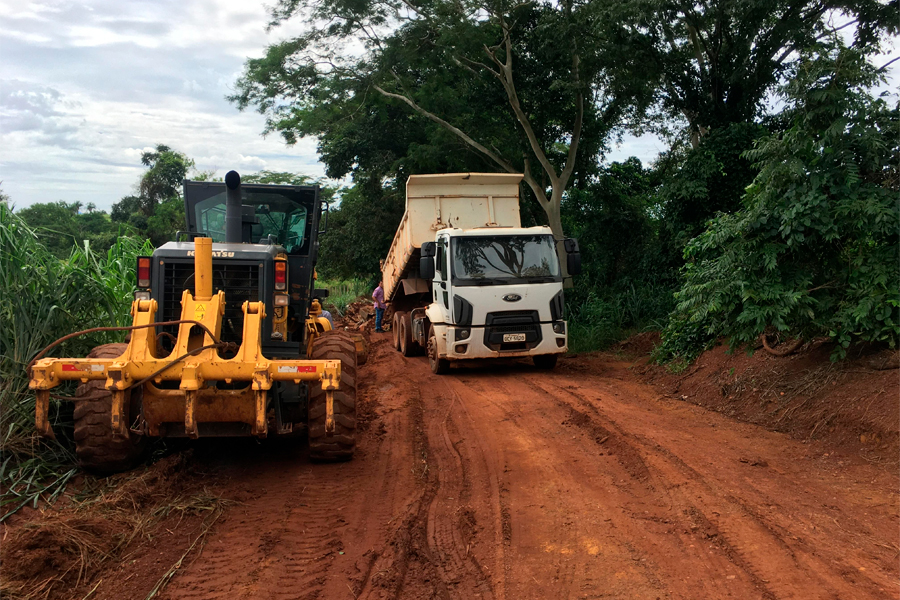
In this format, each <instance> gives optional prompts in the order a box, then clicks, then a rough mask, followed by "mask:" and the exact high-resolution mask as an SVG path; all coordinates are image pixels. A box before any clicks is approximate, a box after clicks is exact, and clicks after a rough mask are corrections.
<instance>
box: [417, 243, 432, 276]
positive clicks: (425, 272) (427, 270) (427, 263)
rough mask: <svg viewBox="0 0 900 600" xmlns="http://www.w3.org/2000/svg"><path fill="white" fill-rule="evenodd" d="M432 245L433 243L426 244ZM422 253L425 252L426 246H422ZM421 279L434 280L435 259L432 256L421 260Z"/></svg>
mask: <svg viewBox="0 0 900 600" xmlns="http://www.w3.org/2000/svg"><path fill="white" fill-rule="evenodd" d="M426 243H429V244H432V248H433V244H434V243H433V242H426ZM422 251H423V252H424V251H425V244H422ZM419 278H420V279H424V280H425V281H431V280H432V279H434V259H433V258H432V257H430V256H423V257H422V258H420V259H419Z"/></svg>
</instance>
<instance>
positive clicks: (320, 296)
mask: <svg viewBox="0 0 900 600" xmlns="http://www.w3.org/2000/svg"><path fill="white" fill-rule="evenodd" d="M327 297H328V290H326V289H324V288H318V289H316V290H313V298H315V299H316V300H324V299H325V298H327Z"/></svg>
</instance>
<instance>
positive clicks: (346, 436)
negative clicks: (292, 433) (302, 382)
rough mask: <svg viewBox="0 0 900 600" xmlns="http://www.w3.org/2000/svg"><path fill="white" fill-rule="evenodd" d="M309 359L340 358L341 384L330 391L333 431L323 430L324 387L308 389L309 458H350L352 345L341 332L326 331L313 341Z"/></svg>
mask: <svg viewBox="0 0 900 600" xmlns="http://www.w3.org/2000/svg"><path fill="white" fill-rule="evenodd" d="M309 358H310V359H311V360H339V361H341V384H340V388H339V389H338V390H336V391H335V392H334V434H333V435H331V436H328V435H326V433H325V390H323V389H322V385H321V384H315V385H314V386H311V388H310V392H309V457H310V458H311V459H313V460H316V461H339V460H350V459H351V458H353V451H354V450H356V373H357V371H356V346H355V345H354V344H353V340H352V339H351V338H350V336H349V335H348V334H347V333H345V332H343V331H326V332H325V333H324V334H322V335H320V336H319V337H317V338H316V340H315V341H313V346H312V352H310V355H309Z"/></svg>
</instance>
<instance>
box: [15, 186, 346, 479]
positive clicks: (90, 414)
mask: <svg viewBox="0 0 900 600" xmlns="http://www.w3.org/2000/svg"><path fill="white" fill-rule="evenodd" d="M318 192H319V190H318V188H317V187H314V186H313V187H310V186H269V185H265V186H264V185H253V186H241V183H240V177H239V176H238V175H237V173H235V172H234V171H232V172H230V173H229V174H228V175H227V176H226V179H225V184H224V185H223V184H216V183H209V182H190V181H186V182H185V209H186V213H187V225H188V235H189V237H192V238H193V241H189V242H182V241H176V242H170V243H167V244H165V245H163V246H162V247H160V248H158V249H157V250H156V251H155V252H154V254H153V256H152V257H141V258H139V259H138V277H137V279H138V291H137V292H136V293H135V300H134V302H133V303H132V307H131V315H132V319H133V325H132V327H131V328H130V329H131V338H130V340H129V341H128V343H127V344H108V345H106V346H102V347H98V348H96V349H95V351H94V352H92V353H91V354H90V355H89V356H88V357H87V358H83V359H73V358H47V359H41V360H38V361H36V363H35V364H34V366H33V369H32V373H31V384H30V385H31V388H32V389H33V390H35V394H36V415H35V422H36V426H37V429H38V430H39V431H40V432H41V433H42V434H44V435H47V436H53V431H52V429H51V426H50V422H49V419H48V414H49V403H50V393H51V390H52V389H53V388H55V387H57V386H58V385H59V384H60V383H62V382H63V381H69V380H76V381H80V382H81V385H80V386H79V388H78V391H77V392H76V395H75V397H74V398H73V399H74V400H75V402H76V410H75V419H76V423H75V442H76V451H77V454H78V458H79V461H80V462H81V464H82V465H83V466H84V467H86V468H89V469H92V470H94V471H99V472H112V471H117V470H122V469H124V468H128V466H130V465H131V463H133V462H134V461H135V460H136V459H138V458H139V456H140V451H141V449H142V447H143V444H144V441H145V439H146V438H148V437H161V436H162V437H164V436H169V437H182V436H187V437H190V438H197V437H204V436H234V435H253V436H257V437H266V436H267V435H269V434H270V433H275V434H281V435H286V434H295V433H299V432H301V431H307V432H308V435H309V440H310V455H311V457H313V458H317V459H347V458H350V457H351V456H352V454H353V450H354V449H355V437H354V434H355V429H356V367H357V360H356V346H355V343H354V340H353V339H351V338H350V337H349V336H348V335H347V334H345V333H343V332H337V331H332V330H331V329H332V327H331V323H330V322H329V321H328V320H327V319H325V318H322V309H321V305H320V303H319V300H318V298H319V297H323V296H325V295H327V292H325V291H324V290H315V287H314V284H315V262H316V251H317V248H318V234H319V223H320V215H321V214H322V212H323V205H322V203H321V202H320V200H319V197H318ZM261 217H264V219H262V218H261ZM217 242H218V243H217ZM191 284H192V285H191ZM191 287H192V288H193V292H192V291H191V290H190V289H189V288H191ZM178 295H180V310H179V311H178V312H177V313H176V312H175V311H176V310H177V309H178V307H176V306H174V305H175V304H176V302H175V298H176V296H178Z"/></svg>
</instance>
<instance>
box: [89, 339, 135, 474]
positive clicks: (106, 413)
mask: <svg viewBox="0 0 900 600" xmlns="http://www.w3.org/2000/svg"><path fill="white" fill-rule="evenodd" d="M127 347H128V344H104V345H102V346H97V347H96V348H94V349H93V350H91V353H90V354H88V356H87V357H88V358H117V357H119V356H121V355H122V354H123V353H124V352H125V349H126V348H127ZM105 383H106V382H105V381H103V380H91V381H88V382H87V383H82V384H81V385H79V386H78V390H77V391H76V392H75V398H76V404H75V456H76V458H77V459H78V465H79V466H80V467H81V468H83V469H84V470H86V471H90V472H91V473H95V474H97V475H110V474H112V473H119V472H121V471H127V470H128V469H130V468H132V467H134V466H135V465H136V464H137V463H138V462H139V461H140V459H141V458H142V456H143V454H144V449H145V448H146V445H147V439H146V438H145V437H144V436H141V435H137V434H135V433H133V432H131V431H129V432H128V434H127V435H125V436H119V435H116V434H114V433H113V429H112V394H111V393H110V392H109V391H107V390H106V388H104V387H103V386H104V384H105ZM126 394H128V396H127V398H128V402H126V408H127V409H128V415H126V419H128V420H127V421H126V422H127V423H128V424H129V425H130V424H131V420H133V419H134V417H135V416H136V414H137V412H138V411H140V391H136V392H135V391H134V390H129V392H126Z"/></svg>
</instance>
